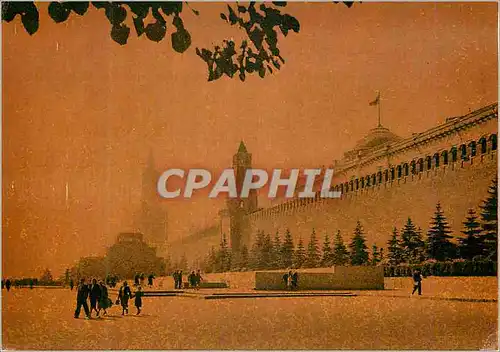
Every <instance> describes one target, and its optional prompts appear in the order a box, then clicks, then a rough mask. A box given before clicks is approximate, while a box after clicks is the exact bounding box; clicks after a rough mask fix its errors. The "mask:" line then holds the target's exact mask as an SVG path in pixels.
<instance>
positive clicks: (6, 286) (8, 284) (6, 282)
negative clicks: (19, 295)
mask: <svg viewBox="0 0 500 352" xmlns="http://www.w3.org/2000/svg"><path fill="white" fill-rule="evenodd" d="M11 285H12V282H10V280H9V279H7V280H6V281H5V288H6V289H7V291H9V290H10V286H11Z"/></svg>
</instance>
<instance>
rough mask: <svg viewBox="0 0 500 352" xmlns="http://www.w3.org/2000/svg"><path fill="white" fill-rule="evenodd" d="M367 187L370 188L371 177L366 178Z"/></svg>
mask: <svg viewBox="0 0 500 352" xmlns="http://www.w3.org/2000/svg"><path fill="white" fill-rule="evenodd" d="M366 187H370V176H366Z"/></svg>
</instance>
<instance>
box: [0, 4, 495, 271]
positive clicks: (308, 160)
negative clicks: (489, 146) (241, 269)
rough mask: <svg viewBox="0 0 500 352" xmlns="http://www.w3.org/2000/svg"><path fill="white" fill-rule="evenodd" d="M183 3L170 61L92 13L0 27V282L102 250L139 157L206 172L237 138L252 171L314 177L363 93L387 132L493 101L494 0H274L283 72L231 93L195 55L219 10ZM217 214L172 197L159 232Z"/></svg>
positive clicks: (133, 195) (340, 143)
mask: <svg viewBox="0 0 500 352" xmlns="http://www.w3.org/2000/svg"><path fill="white" fill-rule="evenodd" d="M44 6H45V5H42V7H44ZM192 6H193V7H195V8H196V9H198V10H199V11H200V16H199V17H195V16H194V15H192V13H191V12H190V11H185V13H184V16H183V18H184V19H185V22H186V27H187V28H188V29H189V30H190V32H191V34H192V38H193V45H192V47H191V48H190V50H188V51H187V52H186V53H184V54H177V53H175V52H173V50H172V49H171V47H170V41H169V39H168V38H167V39H166V40H164V41H163V42H160V43H153V42H150V41H148V40H147V39H146V38H140V39H138V38H136V37H135V36H134V35H132V36H131V38H130V39H129V43H128V44H127V45H125V46H119V45H118V44H116V43H114V42H113V41H112V40H111V38H110V37H109V30H110V25H109V23H108V22H107V20H106V18H105V16H104V14H103V13H99V12H98V11H97V10H95V9H93V8H91V9H90V10H89V13H88V14H87V15H85V16H84V17H75V16H73V17H72V18H71V19H70V20H69V21H68V22H67V23H63V24H55V23H53V22H52V21H51V20H50V19H48V15H47V12H46V9H42V10H41V23H40V29H39V31H38V32H37V33H36V34H35V35H34V36H32V37H30V36H29V35H28V34H27V33H26V32H25V31H24V29H23V28H22V26H21V24H20V20H19V19H17V20H16V21H15V22H12V23H10V24H3V26H2V32H3V242H2V243H3V272H4V276H5V275H8V276H12V275H37V276H38V275H40V274H41V272H42V270H43V268H45V267H50V268H52V269H53V270H54V271H55V272H56V273H60V272H62V270H64V268H65V267H68V266H70V265H71V264H72V263H73V262H74V261H75V260H77V259H78V258H79V257H80V256H87V255H100V254H103V253H104V250H105V247H106V246H108V245H110V244H111V243H112V242H113V240H114V238H115V236H116V234H117V233H118V232H119V231H124V230H125V231H126V230H129V229H130V228H131V226H132V214H133V212H134V211H135V209H136V208H137V207H138V201H139V196H140V182H141V180H140V174H141V171H142V168H143V165H144V163H145V162H146V160H147V156H148V152H149V150H150V149H151V150H152V151H153V153H154V157H155V159H156V164H157V167H158V168H159V169H165V168H169V167H181V168H191V167H205V168H208V169H214V170H218V169H221V168H224V167H227V166H229V165H230V164H231V160H232V154H233V153H234V152H235V151H236V149H237V147H238V144H239V141H240V140H241V139H243V140H244V141H245V143H246V145H247V147H248V149H249V150H250V152H252V153H253V159H254V166H256V167H263V168H274V167H316V166H318V165H327V164H329V163H331V161H332V160H333V159H335V158H340V157H341V155H342V153H343V152H344V151H345V150H347V149H349V148H350V147H352V146H353V145H354V143H355V141H356V140H358V139H359V138H361V137H362V136H363V135H364V134H365V133H366V132H367V131H368V130H369V129H370V128H372V127H374V126H375V125H376V109H375V108H373V107H369V106H368V102H369V101H370V100H372V99H373V98H374V97H375V91H376V90H380V91H381V92H382V98H383V102H382V104H383V105H382V123H383V124H384V125H385V126H387V127H389V128H390V129H391V130H393V131H394V132H396V133H397V134H400V135H401V136H408V135H410V134H411V133H412V132H418V131H422V130H425V129H427V128H430V127H432V126H434V125H436V124H438V123H441V122H443V121H444V119H445V118H446V117H449V116H456V115H461V114H465V113H467V112H468V111H469V110H473V109H476V108H479V107H481V106H484V105H486V104H489V103H492V102H494V101H496V100H497V4H496V3H488V4H486V3H471V4H466V3H461V4H443V3H441V4H431V3H421V4H415V3H413V4H410V3H386V4H373V3H363V4H356V5H354V6H353V7H352V8H351V9H348V8H346V7H345V6H343V5H335V4H331V3H309V4H289V6H288V7H287V8H286V11H288V12H289V13H291V14H293V15H295V16H297V18H298V19H299V20H300V22H301V32H300V33H299V34H290V35H289V36H288V37H287V38H286V39H283V38H281V39H282V40H281V41H280V49H281V51H282V54H283V56H284V58H285V59H286V64H285V65H284V67H283V68H282V70H281V72H279V73H277V74H275V75H272V76H268V77H266V78H265V79H260V78H258V77H251V78H249V79H247V81H246V82H245V83H241V82H240V81H239V80H237V79H234V80H230V79H226V78H223V79H221V80H219V81H216V82H211V83H209V82H207V81H206V75H207V73H206V67H205V63H204V62H203V61H201V60H200V59H199V58H198V57H197V56H196V54H195V53H194V48H195V47H197V46H199V47H211V46H213V44H215V43H219V42H220V41H221V40H222V39H224V38H227V37H230V36H237V35H238V32H237V31H236V30H235V29H232V28H229V27H228V25H226V24H225V23H224V22H223V21H222V20H220V18H219V16H218V14H219V12H221V11H222V10H223V9H224V7H225V5H223V4H217V3H211V4H199V3H195V4H192ZM168 35H169V34H167V37H168ZM66 181H68V183H69V185H70V201H69V203H68V207H66V204H65V182H66ZM220 205H221V202H220V201H209V200H207V199H206V198H205V197H200V196H199V197H197V198H195V199H193V200H191V201H187V200H184V201H175V202H171V205H170V206H169V221H170V233H169V236H170V238H172V239H175V238H179V237H180V236H183V235H185V234H186V233H187V229H189V228H192V227H200V226H203V225H204V224H209V223H210V222H211V221H212V219H213V218H214V217H215V214H216V211H217V210H218V208H219V207H220Z"/></svg>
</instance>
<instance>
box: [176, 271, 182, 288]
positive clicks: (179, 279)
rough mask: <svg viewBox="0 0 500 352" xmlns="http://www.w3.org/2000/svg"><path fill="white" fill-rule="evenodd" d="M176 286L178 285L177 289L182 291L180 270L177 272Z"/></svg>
mask: <svg viewBox="0 0 500 352" xmlns="http://www.w3.org/2000/svg"><path fill="white" fill-rule="evenodd" d="M177 284H178V285H179V287H178V288H179V289H182V270H179V273H178V274H177Z"/></svg>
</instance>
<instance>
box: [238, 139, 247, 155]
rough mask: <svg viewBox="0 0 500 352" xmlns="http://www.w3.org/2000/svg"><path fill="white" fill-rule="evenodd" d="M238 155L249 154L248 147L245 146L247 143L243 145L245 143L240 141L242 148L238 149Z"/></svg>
mask: <svg viewBox="0 0 500 352" xmlns="http://www.w3.org/2000/svg"><path fill="white" fill-rule="evenodd" d="M238 153H248V151H247V147H246V146H245V143H243V141H240V146H239V148H238Z"/></svg>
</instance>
